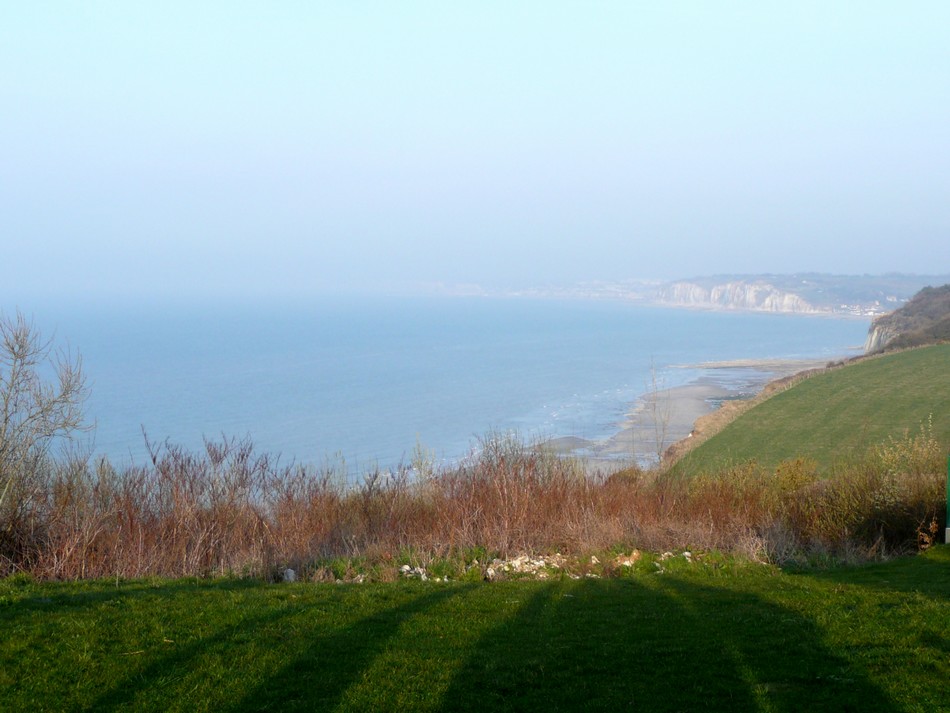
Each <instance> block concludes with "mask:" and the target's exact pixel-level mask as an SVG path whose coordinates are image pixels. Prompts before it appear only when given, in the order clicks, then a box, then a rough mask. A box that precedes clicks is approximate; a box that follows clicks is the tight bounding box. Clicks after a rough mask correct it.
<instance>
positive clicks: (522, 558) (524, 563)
mask: <svg viewBox="0 0 950 713" xmlns="http://www.w3.org/2000/svg"><path fill="white" fill-rule="evenodd" d="M641 557H642V554H641V553H640V550H633V552H631V553H630V554H629V555H618V556H617V557H615V558H614V559H613V560H612V561H611V564H613V566H614V567H615V568H621V567H633V566H634V565H635V564H636V563H637V562H639V561H640V558H641ZM674 557H682V558H683V559H685V560H686V561H687V562H690V563H691V562H692V561H693V553H692V552H689V551H686V552H681V553H680V554H678V555H677V554H674V553H672V552H664V553H663V554H661V555H660V556H659V559H658V561H656V562H654V563H653V564H654V566H655V567H656V569H657V573H661V572H664V571H665V569H664V567H663V565H662V564H661V563H662V562H666V561H667V560H670V559H673V558H674ZM568 564H570V560H569V559H568V558H567V557H565V556H564V555H562V554H561V553H560V552H557V553H555V554H553V555H542V556H540V557H531V556H529V555H518V556H517V557H512V558H510V559H505V560H503V559H497V558H496V559H493V560H492V561H491V563H489V564H488V566H486V567H485V570H484V576H485V579H486V580H488V581H489V582H492V581H495V580H498V579H503V578H504V577H505V576H507V575H509V574H519V575H529V576H533V577H535V578H536V579H547V578H548V577H550V576H551V575H552V574H554V573H557V572H558V571H560V570H563V569H564V567H565V565H568ZM590 564H591V565H595V566H596V565H599V564H601V561H600V559H599V558H598V557H597V556H596V555H592V556H591V558H590ZM473 568H481V563H480V562H479V561H478V560H473V561H472V563H471V565H469V569H473ZM399 572H400V574H401V575H402V576H403V577H405V578H407V579H418V580H421V581H423V582H428V581H433V582H448V581H449V578H448V577H432V576H430V574H429V572H428V571H427V570H426V569H425V567H418V566H417V567H413V566H411V565H408V564H404V565H402V566H401V567H400V568H399ZM282 575H283V576H282V579H283V581H284V582H296V581H297V573H296V572H295V571H294V570H293V569H290V568H288V569H285V570H284V571H283V573H282ZM567 576H568V577H569V578H570V579H581V578H582V577H586V578H592V579H596V578H598V577H599V576H600V575H597V574H594V573H593V572H588V573H587V574H584V575H580V574H576V573H574V572H568V573H567ZM365 579H366V576H365V575H363V574H360V575H357V576H356V577H355V578H354V579H353V580H352V581H353V582H356V583H360V582H363V581H365ZM340 581H342V580H340Z"/></svg>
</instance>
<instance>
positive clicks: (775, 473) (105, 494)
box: [4, 436, 943, 581]
mask: <svg viewBox="0 0 950 713" xmlns="http://www.w3.org/2000/svg"><path fill="white" fill-rule="evenodd" d="M915 438H917V437H916V436H915V437H908V438H907V439H905V440H895V441H893V442H890V443H889V444H888V446H887V447H888V448H890V449H892V450H893V449H897V450H901V449H911V450H912V449H915V448H918V447H919V446H920V442H917V441H915ZM915 443H917V445H915ZM149 448H150V453H151V457H150V460H149V462H148V463H145V464H143V465H137V466H132V467H128V468H125V469H123V470H117V469H115V468H114V467H113V466H112V465H111V464H110V463H109V462H107V461H105V460H100V461H97V462H95V463H90V462H89V461H88V460H84V459H80V458H76V459H72V460H65V461H61V462H60V461H53V460H50V461H49V464H50V465H49V467H48V468H47V469H45V470H43V471H42V472H41V473H40V474H39V475H38V476H37V478H36V479H35V481H34V483H35V489H34V491H33V495H32V496H31V498H30V499H29V501H28V506H29V507H28V509H25V510H23V512H24V513H28V517H27V518H26V520H25V522H27V521H28V522H29V523H30V529H29V530H28V531H26V530H24V532H27V533H28V535H29V537H23V538H21V543H22V545H21V547H20V548H19V549H17V550H7V553H6V555H5V557H6V560H5V562H6V564H5V565H4V568H5V571H7V572H9V571H11V570H12V569H14V568H16V569H24V570H28V571H30V572H32V573H33V574H34V575H35V576H38V577H42V578H69V579H74V578H84V577H113V576H115V577H141V576H146V575H162V576H185V575H188V576H210V575H240V576H256V577H262V578H265V579H269V580H273V579H275V578H276V577H277V576H278V573H280V572H282V571H283V570H284V569H285V568H287V567H290V568H293V569H294V570H295V571H296V572H298V573H299V575H300V577H301V578H303V579H306V580H310V581H314V580H320V581H323V580H327V579H337V578H344V579H350V580H354V581H361V579H362V578H363V577H364V576H366V575H365V572H366V571H367V568H371V569H372V571H373V572H374V573H375V574H374V575H373V576H375V577H376V578H378V579H393V578H396V577H398V576H400V575H399V569H398V562H403V563H404V562H407V561H410V562H411V563H412V566H414V567H415V566H420V565H421V566H424V567H429V566H431V565H433V564H437V563H438V562H440V561H441V562H445V561H446V560H447V559H450V558H459V557H466V558H468V559H467V560H466V563H465V564H464V566H461V565H460V567H456V568H454V569H452V568H451V567H449V568H448V570H446V571H449V570H451V571H452V572H453V573H455V574H459V573H466V572H468V570H469V568H470V561H471V559H473V558H474V557H475V556H474V555H473V554H471V553H481V554H479V555H478V557H479V558H484V559H483V561H485V560H487V558H489V557H502V558H506V559H507V558H511V557H515V556H518V555H522V554H552V553H555V552H560V553H563V554H565V555H569V556H571V557H573V558H574V561H576V562H583V561H586V560H585V559H584V556H585V554H586V556H587V560H589V555H590V553H593V552H604V551H608V550H617V549H622V550H624V551H627V550H630V549H633V548H634V547H636V548H640V549H643V550H648V551H649V550H653V551H661V552H662V551H667V550H676V549H691V550H720V551H724V552H731V553H734V554H738V555H741V556H745V557H750V558H753V559H759V560H767V561H772V562H787V561H793V560H798V561H802V560H814V561H827V560H830V559H838V560H847V561H851V560H855V559H859V558H869V557H881V556H885V555H887V554H890V553H893V552H900V551H908V550H909V549H913V548H914V547H916V545H917V542H918V538H919V537H920V533H921V532H924V533H925V534H926V533H929V532H931V530H933V527H934V525H933V523H934V522H935V521H937V522H938V524H939V520H940V518H941V517H942V510H943V492H942V485H943V480H942V464H941V468H937V469H934V468H933V463H931V464H930V465H926V464H923V465H920V464H919V463H918V461H919V459H918V460H914V459H913V458H911V459H909V460H908V458H902V460H901V459H899V460H900V462H902V463H918V465H913V466H912V467H906V468H900V469H895V468H894V467H892V466H893V463H894V462H895V459H893V458H890V457H882V456H881V451H880V450H878V449H873V450H872V451H871V452H870V453H869V455H868V457H867V458H866V459H865V461H863V462H856V463H853V464H848V465H846V466H842V467H839V468H838V469H837V471H836V472H835V474H834V477H832V478H827V479H821V478H819V475H818V471H817V467H816V466H815V465H814V464H813V463H811V462H809V461H805V460H792V461H787V462H785V463H782V464H780V465H779V466H778V467H777V468H774V469H768V468H763V467H761V466H760V465H758V464H756V463H747V464H743V465H740V466H737V467H734V468H732V469H729V470H726V471H723V472H721V473H718V474H713V475H707V476H703V477H699V478H695V479H686V478H682V477H679V476H677V475H675V474H672V473H662V472H644V471H637V470H633V471H626V472H624V473H622V474H618V475H616V476H613V477H607V478H592V477H589V476H587V475H586V474H585V473H584V471H583V469H582V468H580V467H579V465H578V464H577V463H575V462H574V461H571V460H570V459H562V458H558V457H556V456H553V455H552V454H550V453H549V452H547V451H545V450H544V449H542V448H537V447H533V446H530V445H525V444H523V443H521V442H519V441H517V440H516V439H512V438H508V437H501V438H493V439H489V440H486V441H485V442H484V443H483V445H482V449H481V453H480V455H479V456H478V457H477V458H475V459H473V460H471V461H470V462H466V463H464V464H463V465H460V466H458V467H456V468H454V469H451V470H448V471H446V472H442V473H435V472H428V473H425V472H424V470H421V469H419V468H418V467H417V465H414V466H412V467H409V468H405V469H399V470H397V471H396V472H394V473H382V472H376V473H371V474H369V475H368V476H367V477H366V478H364V479H363V480H362V481H361V482H359V483H357V484H351V485H349V486H345V485H343V484H342V483H341V479H340V477H339V476H338V474H335V473H333V472H332V471H329V470H323V471H319V470H316V469H313V468H308V467H302V466H296V465H290V466H279V465H278V461H277V459H275V458H273V457H270V456H268V455H266V454H258V453H256V452H255V451H254V449H253V446H252V444H251V443H250V441H248V440H227V439H223V440H221V441H207V442H206V443H205V446H204V449H203V450H202V451H201V452H198V453H190V452H187V451H185V450H183V449H181V448H179V447H177V446H174V445H170V444H167V443H166V444H162V445H159V446H155V445H151V444H150V446H149ZM926 448H927V449H928V452H929V449H930V446H929V445H927V446H926ZM914 457H915V458H916V456H914ZM420 472H423V473H424V477H420V476H419V474H420ZM443 566H445V565H443ZM453 576H455V575H453Z"/></svg>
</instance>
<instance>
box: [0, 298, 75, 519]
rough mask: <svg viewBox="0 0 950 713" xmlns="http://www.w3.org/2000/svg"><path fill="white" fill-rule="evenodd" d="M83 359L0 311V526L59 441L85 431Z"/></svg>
mask: <svg viewBox="0 0 950 713" xmlns="http://www.w3.org/2000/svg"><path fill="white" fill-rule="evenodd" d="M86 395H87V389H86V380H85V376H84V375H83V370H82V360H81V358H80V357H79V356H78V355H75V356H74V355H73V354H71V353H70V352H69V351H68V350H63V349H54V348H53V346H52V342H51V341H46V340H44V339H43V338H42V336H41V335H40V333H39V331H38V330H37V329H36V327H35V326H34V324H33V322H32V320H29V319H27V318H26V317H24V316H23V314H22V313H20V312H19V311H18V312H17V313H16V316H15V317H12V318H11V317H9V316H6V315H0V529H8V528H9V527H10V526H11V514H12V515H14V517H13V519H15V511H16V509H17V507H18V503H19V502H21V501H22V498H23V497H24V496H28V494H29V491H30V489H31V485H32V484H33V481H34V480H35V476H36V474H37V472H38V469H39V468H41V467H42V465H43V463H44V462H45V461H46V460H47V459H48V456H49V451H50V448H51V447H52V445H53V444H54V443H56V442H57V440H60V439H69V438H71V437H72V436H73V435H74V434H75V433H76V432H77V431H81V430H84V426H83V410H82V407H83V403H84V401H85V399H86Z"/></svg>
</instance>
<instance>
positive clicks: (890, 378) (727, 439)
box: [677, 344, 950, 473]
mask: <svg viewBox="0 0 950 713" xmlns="http://www.w3.org/2000/svg"><path fill="white" fill-rule="evenodd" d="M931 416H933V435H934V437H936V438H937V439H938V440H939V441H940V442H941V443H943V444H944V445H948V444H950V345H946V344H945V345H939V346H933V347H926V348H922V349H916V350H912V351H906V352H900V353H896V354H889V355H886V356H883V357H879V358H875V359H866V360H863V361H859V362H857V363H855V364H851V365H849V366H847V367H845V368H843V369H837V370H833V371H830V372H826V373H824V374H820V375H817V376H814V377H812V378H810V379H806V380H805V381H803V382H801V383H799V384H798V385H796V386H794V387H793V388H791V389H789V390H787V391H784V392H782V393H780V394H777V395H776V396H774V397H772V398H771V399H768V400H767V401H764V402H763V403H761V404H759V405H757V406H755V407H753V408H752V409H750V410H749V411H747V412H746V413H744V414H742V415H741V416H740V417H739V418H737V419H736V420H735V421H734V422H732V423H731V424H730V425H729V426H727V427H726V428H725V429H724V430H723V431H722V432H720V433H719V434H717V435H716V436H713V437H712V438H710V439H709V440H708V441H706V442H705V443H703V444H702V445H700V446H698V447H697V448H696V449H695V450H693V451H692V452H690V453H689V454H687V455H686V456H685V457H684V459H683V460H682V461H680V463H679V464H678V466H677V467H678V468H679V469H680V470H682V471H684V472H687V473H697V472H702V471H707V472H713V471H715V470H718V469H720V468H722V467H724V466H728V465H733V464H736V463H741V462H744V461H748V460H751V459H755V460H756V461H758V462H759V463H760V464H761V465H764V466H767V467H774V466H775V465H777V464H778V463H780V462H781V461H783V460H786V459H789V458H796V457H799V456H802V457H805V458H810V459H812V460H815V461H816V462H817V463H818V464H819V465H820V466H823V467H828V466H830V465H831V464H832V463H833V462H835V461H836V460H841V459H850V458H855V457H858V458H859V457H861V456H863V455H864V453H865V452H866V451H867V449H868V448H870V447H872V446H874V445H877V444H879V443H882V442H885V441H887V439H888V438H889V437H891V436H894V437H899V436H901V435H902V434H903V433H904V431H905V430H909V431H910V432H911V434H913V433H915V432H917V431H918V430H919V428H920V427H921V426H922V425H926V424H927V422H928V419H929V418H930V417H931Z"/></svg>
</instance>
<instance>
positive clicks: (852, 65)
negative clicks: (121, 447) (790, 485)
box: [0, 0, 950, 300]
mask: <svg viewBox="0 0 950 713" xmlns="http://www.w3.org/2000/svg"><path fill="white" fill-rule="evenodd" d="M948 27H950V2H946V0H939V1H937V2H907V3H894V2H887V3H884V2H867V1H864V0H862V1H861V2H837V3H835V2H830V1H829V0H823V1H821V2H814V3H810V2H797V1H796V2H789V3H771V2H760V1H755V2H706V1H703V2H633V1H630V0H628V1H626V2H590V1H587V2H576V3H558V2H551V1H550V0H547V1H546V2H488V3H474V2H472V3H452V2H411V1H407V2H361V1H359V0H347V1H345V2H344V1H340V2H257V3H246V2H221V3H214V2H181V3H179V2H171V1H169V0H164V1H163V2H153V3H133V2H126V1H124V0H123V1H121V2H95V1H93V0H83V1H80V2H8V3H3V8H2V9H0V245H2V255H0V286H2V287H0V289H2V293H3V295H5V296H6V297H5V300H11V299H13V300H21V299H24V298H25V297H24V296H28V295H31V294H33V293H37V292H43V291H51V292H55V293H58V294H62V295H73V294H78V293H94V294H115V295H130V294H135V293H139V294H153V295H180V296H188V295H193V294H215V295H230V294H246V295H258V294H260V295H264V294H284V293H307V292H311V291H325V290H335V289H368V288H371V287H374V286H385V287H387V288H391V287H394V286H414V285H420V284H428V283H434V282H445V283H452V284H454V283H481V284H486V285H499V286H501V285H511V286H527V285H541V284H545V283H572V282H575V281H582V280H592V279H607V280H617V279H623V278H629V277H661V278H675V277H688V276H691V275H698V274H710V273H722V272H796V271H806V270H808V271H825V272H841V273H866V272H869V273H875V272H885V271H901V272H919V273H934V272H947V271H948V269H950V41H948Z"/></svg>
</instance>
